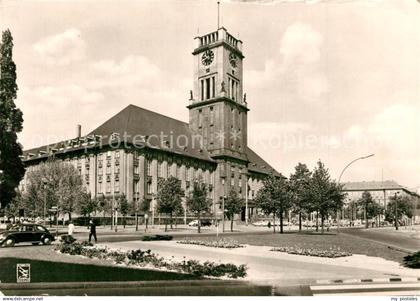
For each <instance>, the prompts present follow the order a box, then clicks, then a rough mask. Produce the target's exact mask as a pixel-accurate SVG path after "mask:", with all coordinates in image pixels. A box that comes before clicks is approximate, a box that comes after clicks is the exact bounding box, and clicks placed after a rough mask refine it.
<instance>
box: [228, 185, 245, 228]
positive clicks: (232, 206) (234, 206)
mask: <svg viewBox="0 0 420 301" xmlns="http://www.w3.org/2000/svg"><path fill="white" fill-rule="evenodd" d="M242 207H243V199H241V198H240V197H239V195H238V192H237V191H236V190H235V189H231V190H230V191H229V194H228V196H227V198H226V201H225V213H226V216H227V218H228V219H230V231H231V232H233V219H234V217H235V214H238V213H240V212H241V210H242Z"/></svg>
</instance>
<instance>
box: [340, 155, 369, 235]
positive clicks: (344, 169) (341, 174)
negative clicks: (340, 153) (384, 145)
mask: <svg viewBox="0 0 420 301" xmlns="http://www.w3.org/2000/svg"><path fill="white" fill-rule="evenodd" d="M374 155H375V154H370V155H367V156H362V157H359V158H356V159H354V160H352V161H350V163H348V164H347V165H346V166H345V167H344V168H343V170H342V171H341V173H340V176H339V177H338V184H340V182H341V177H342V176H343V173H344V172H345V171H346V169H347V168H348V167H349V166H350V165H352V164H353V163H354V162H356V161H359V160H364V159H367V158H370V157H373V156H374ZM338 213H339V209H337V233H338V232H339V229H340V218H339V214H338Z"/></svg>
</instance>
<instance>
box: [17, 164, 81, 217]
mask: <svg viewBox="0 0 420 301" xmlns="http://www.w3.org/2000/svg"><path fill="white" fill-rule="evenodd" d="M25 198H27V199H28V206H27V209H28V211H29V214H31V215H33V216H42V215H43V213H44V208H45V209H46V210H48V209H49V208H51V207H52V206H57V207H59V209H60V210H61V211H62V212H64V213H68V214H69V219H71V213H72V212H74V211H75V210H76V209H80V207H81V206H83V205H84V200H85V199H86V191H85V188H84V186H83V181H82V178H81V176H80V175H79V172H78V171H77V169H76V168H75V167H74V166H73V165H71V164H70V163H67V162H62V161H58V160H54V159H50V160H48V161H46V162H43V163H40V164H39V165H38V166H37V168H36V169H35V170H32V171H30V172H28V185H27V190H26V192H25ZM78 211H80V210H78Z"/></svg>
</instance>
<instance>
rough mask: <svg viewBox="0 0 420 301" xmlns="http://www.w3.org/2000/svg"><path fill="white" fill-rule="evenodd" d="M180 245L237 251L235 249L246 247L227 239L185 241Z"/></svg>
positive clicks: (180, 242)
mask: <svg viewBox="0 0 420 301" xmlns="http://www.w3.org/2000/svg"><path fill="white" fill-rule="evenodd" d="M177 243H179V244H186V245H198V246H205V247H213V248H225V249H235V248H243V247H244V245H241V244H240V243H238V242H237V241H236V240H233V239H226V238H221V239H217V240H192V239H184V240H179V241H177Z"/></svg>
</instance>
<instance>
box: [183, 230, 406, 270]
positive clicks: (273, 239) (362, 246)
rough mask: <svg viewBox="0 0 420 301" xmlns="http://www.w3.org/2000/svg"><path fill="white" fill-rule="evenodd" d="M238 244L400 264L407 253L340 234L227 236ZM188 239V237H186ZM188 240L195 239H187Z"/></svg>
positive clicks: (208, 238) (308, 233)
mask: <svg viewBox="0 0 420 301" xmlns="http://www.w3.org/2000/svg"><path fill="white" fill-rule="evenodd" d="M223 237H225V238H226V237H230V238H232V239H233V240H235V241H237V242H238V243H240V244H248V245H255V246H272V247H293V246H294V247H299V248H313V249H318V250H328V249H330V248H340V250H342V251H345V252H350V253H352V254H364V255H368V256H375V257H382V258H384V259H387V260H392V261H397V262H400V263H402V262H403V258H404V256H406V255H407V253H404V252H400V251H397V250H394V249H390V248H388V247H387V246H385V245H383V244H380V243H376V242H374V241H370V240H365V239H362V238H358V237H355V236H352V235H347V234H344V233H340V234H339V235H336V234H335V233H325V234H323V235H321V234H319V233H316V232H302V233H298V232H286V233H284V234H279V233H275V234H274V233H273V234H263V233H261V234H247V235H229V234H225V235H223ZM187 238H188V237H187ZM189 238H190V239H197V238H194V237H189ZM214 239H215V236H206V237H200V240H214Z"/></svg>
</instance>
